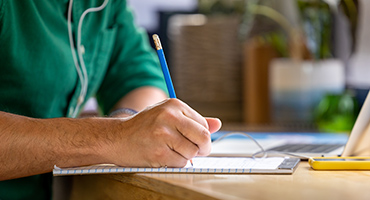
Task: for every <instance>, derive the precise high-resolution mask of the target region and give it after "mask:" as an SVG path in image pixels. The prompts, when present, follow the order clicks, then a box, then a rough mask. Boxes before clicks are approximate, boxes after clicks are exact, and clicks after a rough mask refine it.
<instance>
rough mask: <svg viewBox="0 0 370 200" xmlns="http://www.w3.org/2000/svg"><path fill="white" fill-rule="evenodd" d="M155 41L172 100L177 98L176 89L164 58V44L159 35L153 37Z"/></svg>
mask: <svg viewBox="0 0 370 200" xmlns="http://www.w3.org/2000/svg"><path fill="white" fill-rule="evenodd" d="M153 40H154V44H155V47H156V50H157V54H158V58H159V62H160V64H161V68H162V72H163V76H164V80H165V81H166V85H167V90H168V94H169V95H170V98H176V94H175V89H174V88H173V84H172V80H171V76H170V71H169V70H168V66H167V62H166V58H165V57H164V52H163V48H162V44H161V41H160V40H159V37H158V35H157V34H154V35H153Z"/></svg>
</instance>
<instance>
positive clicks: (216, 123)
mask: <svg viewBox="0 0 370 200" xmlns="http://www.w3.org/2000/svg"><path fill="white" fill-rule="evenodd" d="M206 120H207V123H208V127H209V129H208V130H209V132H210V133H214V132H216V131H218V130H220V128H221V126H222V123H221V120H220V119H218V118H206Z"/></svg>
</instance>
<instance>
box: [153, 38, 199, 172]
mask: <svg viewBox="0 0 370 200" xmlns="http://www.w3.org/2000/svg"><path fill="white" fill-rule="evenodd" d="M153 40H154V44H155V48H156V50H157V55H158V58H159V62H160V64H161V68H162V72H163V76H164V80H165V81H166V86H167V90H168V94H169V95H170V98H176V94H175V88H174V87H173V84H172V80H171V76H170V71H169V70H168V66H167V62H166V58H165V57H164V52H163V48H162V44H161V41H160V40H159V36H158V35H157V34H154V35H153ZM190 164H191V166H193V160H190Z"/></svg>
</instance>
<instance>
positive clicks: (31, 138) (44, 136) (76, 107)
mask: <svg viewBox="0 0 370 200" xmlns="http://www.w3.org/2000/svg"><path fill="white" fill-rule="evenodd" d="M104 4H105V5H104ZM89 8H99V9H100V10H98V9H96V10H94V11H93V9H92V10H90V11H91V12H88V13H86V11H87V10H88V9H89ZM84 13H85V16H84V19H83V20H81V17H82V16H83V15H84ZM81 21H82V23H80V22H81ZM68 28H69V29H68ZM79 28H81V29H80V31H79ZM143 35H145V34H143V33H142V32H141V31H140V30H138V29H137V28H136V26H135V25H134V23H133V16H132V13H131V11H130V9H129V8H128V7H127V5H126V1H125V0H114V1H113V0H111V1H107V0H105V1H103V0H83V1H82V0H75V1H71V0H70V1H68V0H44V1H31V0H30V1H23V0H12V1H9V0H0V110H1V111H0V152H1V154H0V160H1V165H0V180H1V181H0V199H4V200H5V199H50V197H51V180H52V177H51V173H50V172H51V171H52V169H53V167H54V165H56V166H58V167H73V166H83V165H92V164H100V163H111V164H116V165H120V166H135V167H163V166H168V167H183V166H185V165H186V163H187V162H188V160H190V159H192V158H193V157H195V156H206V155H208V154H209V153H210V150H211V142H210V134H211V133H213V132H215V131H217V130H218V129H219V128H220V127H221V122H220V120H219V119H217V118H205V117H203V116H201V115H200V114H199V113H197V112H196V111H195V110H193V109H192V108H190V107H189V106H188V105H187V104H186V103H184V102H182V101H181V100H177V99H168V98H167V95H166V92H165V91H166V89H165V83H164V80H163V75H162V72H161V70H160V67H159V62H158V58H157V57H156V56H155V54H154V53H153V50H152V49H151V47H150V45H149V44H148V39H147V37H146V38H145V37H144V36H143ZM77 47H78V48H77ZM76 49H77V51H76ZM76 60H77V61H76ZM91 96H95V97H96V99H97V101H98V103H99V109H100V110H101V112H102V114H103V116H108V115H109V113H113V114H112V116H110V117H87V118H75V117H76V116H77V115H78V113H79V112H80V110H81V108H82V107H83V105H84V103H85V102H86V100H87V99H88V98H89V97H91ZM133 110H136V111H138V113H136V114H135V112H134V111H133ZM132 114H134V115H132Z"/></svg>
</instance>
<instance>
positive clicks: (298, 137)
mask: <svg viewBox="0 0 370 200" xmlns="http://www.w3.org/2000/svg"><path fill="white" fill-rule="evenodd" d="M369 122H370V91H369V93H368V95H367V97H366V100H365V102H364V104H363V106H362V108H361V111H360V114H359V115H358V117H357V120H356V122H355V125H354V127H353V129H352V131H351V134H350V135H349V136H348V134H345V133H283V132H279V133H277V132H274V133H247V134H249V135H250V136H251V137H253V138H254V139H255V140H256V141H257V142H258V143H259V144H260V145H261V147H262V148H263V149H264V150H266V151H267V155H268V156H288V155H289V156H295V157H300V158H301V159H307V158H308V157H332V156H370V126H369ZM225 134H231V132H224V131H219V132H217V133H214V134H212V140H213V141H216V142H214V143H212V151H211V154H210V156H236V157H240V156H241V157H244V156H247V157H250V156H253V155H256V156H257V157H258V156H262V155H263V154H262V153H259V152H261V148H260V147H259V146H258V145H257V144H256V143H255V142H254V141H253V140H251V139H250V138H248V137H246V136H245V135H243V134H244V133H241V132H232V134H231V135H230V136H227V137H224V138H223V139H221V140H219V141H218V140H217V139H219V138H220V137H223V136H224V135H225ZM258 153H259V154H258Z"/></svg>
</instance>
